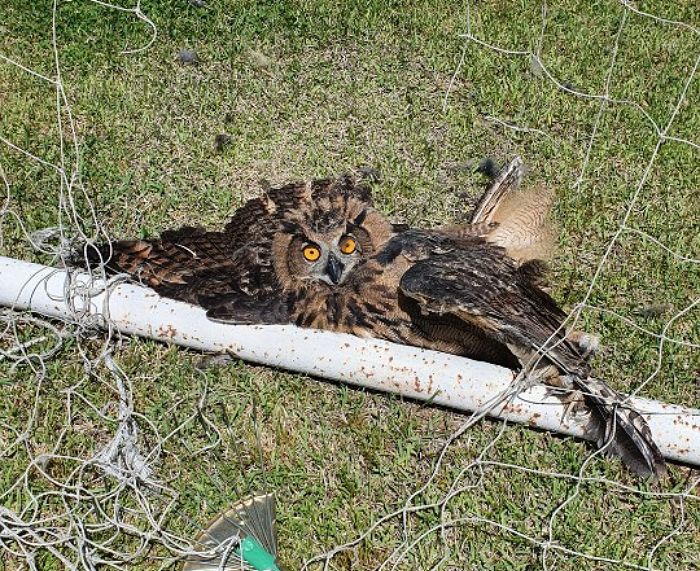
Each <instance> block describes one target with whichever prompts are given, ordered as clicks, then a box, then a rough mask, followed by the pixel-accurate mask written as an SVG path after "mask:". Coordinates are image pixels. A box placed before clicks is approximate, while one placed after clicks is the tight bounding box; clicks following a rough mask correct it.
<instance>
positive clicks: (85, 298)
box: [0, 257, 700, 466]
mask: <svg viewBox="0 0 700 571" xmlns="http://www.w3.org/2000/svg"><path fill="white" fill-rule="evenodd" d="M0 306H7V307H9V308H12V309H16V310H30V311H32V312H35V313H38V314H41V315H45V316H49V317H53V318H58V319H62V320H67V321H74V320H76V319H78V318H79V317H80V315H86V314H90V315H92V316H95V315H100V314H101V315H103V316H104V317H105V319H104V323H106V322H107V320H108V321H109V323H110V325H111V326H112V327H114V328H116V329H118V330H119V331H121V332H122V333H126V334H130V335H139V336H142V337H148V338H151V339H158V340H161V341H165V342H169V343H175V344H177V345H182V346H185V347H191V348H193V349H198V350H202V351H212V352H220V353H224V352H230V353H231V354H233V355H235V356H236V357H239V358H240V359H243V360H245V361H251V362H254V363H260V364H264V365H268V366H272V367H278V368H281V369H286V370H290V371H295V372H299V373H305V374H308V375H313V376H315V377H321V378H324V379H330V380H334V381H341V382H344V383H349V384H352V385H358V386H362V387H366V388H370V389H373V390H378V391H383V392H390V393H396V394H400V395H402V396H404V397H407V398H411V399H416V400H421V401H429V402H432V403H435V404H438V405H442V406H446V407H449V408H452V409H456V410H460V411H470V412H474V414H475V415H488V416H492V417H497V418H503V419H507V420H508V421H512V422H519V423H526V424H528V425H530V426H532V427H537V428H541V429H546V430H550V431H553V432H557V433H560V434H567V435H572V436H576V437H579V438H586V437H587V435H586V431H585V424H586V419H585V418H582V417H577V416H575V415H573V416H571V415H569V416H566V415H564V407H563V405H562V404H561V402H560V400H559V399H558V398H556V396H553V395H548V394H547V390H546V388H545V387H543V386H534V387H530V388H527V389H526V390H521V389H522V387H520V386H517V385H514V382H513V381H514V375H513V372H512V371H510V370H508V369H505V368H503V367H499V366H496V365H491V364H488V363H483V362H479V361H473V360H470V359H466V358H462V357H456V356H454V355H448V354H445V353H439V352H435V351H428V350H423V349H419V348H416V347H409V346H404V345H397V344H394V343H389V342H387V341H382V340H378V339H360V338H358V337H354V336H352V335H345V334H340V333H332V332H327V331H316V330H310V329H299V328H297V327H294V326H291V325H289V326H269V325H268V326H238V325H229V324H222V323H215V322H212V321H210V320H209V319H207V317H206V315H205V312H204V310H202V309H201V308H198V307H194V306H192V305H190V304H187V303H183V302H179V301H174V300H171V299H166V298H162V297H160V296H159V295H158V294H156V293H155V292H154V291H153V290H151V289H148V288H145V287H141V286H139V285H136V284H131V283H121V284H118V285H114V286H113V287H109V288H107V289H106V290H105V287H104V284H103V283H101V282H100V281H99V280H98V281H96V280H95V278H94V277H91V276H89V275H87V274H84V273H82V274H81V273H72V274H71V275H70V276H69V274H68V273H67V272H65V271H64V270H58V269H55V268H50V267H47V266H42V265H38V264H33V263H29V262H24V261H21V260H15V259H12V258H6V257H0ZM629 402H630V405H631V406H633V407H634V408H635V409H636V410H638V411H639V412H641V413H642V414H643V415H644V417H645V418H646V420H647V422H648V423H649V426H650V428H651V431H652V433H653V436H654V440H655V441H656V443H657V444H658V446H659V448H660V449H661V452H662V453H663V455H664V456H665V457H666V458H667V459H669V460H674V461H678V462H683V463H687V464H690V465H694V466H700V410H697V409H690V408H686V407H682V406H678V405H673V404H666V403H662V402H658V401H654V400H649V399H644V398H638V397H633V398H630V401H629Z"/></svg>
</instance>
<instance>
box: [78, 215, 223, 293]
mask: <svg viewBox="0 0 700 571" xmlns="http://www.w3.org/2000/svg"><path fill="white" fill-rule="evenodd" d="M84 259H87V262H88V264H89V265H90V266H91V267H95V266H100V265H102V266H104V268H105V269H106V270H107V272H109V273H125V274H129V275H130V276H132V277H133V278H134V279H135V280H137V281H139V282H141V283H143V284H144V285H147V286H149V287H152V288H153V289H155V290H156V291H157V292H158V293H160V294H161V295H165V296H167V297H172V298H174V299H180V300H183V301H190V302H193V301H194V299H195V297H196V294H197V287H201V285H202V282H203V281H204V282H206V283H208V284H209V288H210V289H212V288H213V290H221V289H222V286H223V284H218V283H217V279H216V276H217V275H218V276H225V275H229V274H230V273H231V271H232V270H233V269H234V264H235V261H234V259H233V257H232V256H231V244H230V241H229V240H228V239H227V237H226V236H225V235H224V234H223V233H221V232H207V231H205V230H203V229H202V228H195V227H191V226H185V227H183V228H180V229H178V230H169V231H166V232H163V233H162V234H161V236H160V237H159V238H154V239H147V240H121V241H114V242H111V243H104V244H100V245H97V246H86V248H85V251H84V252H83V253H80V254H78V253H77V252H76V253H75V254H74V256H73V259H72V262H73V265H78V264H79V263H81V262H82V261H83V260H84ZM202 278H205V279H202ZM224 290H225V288H224Z"/></svg>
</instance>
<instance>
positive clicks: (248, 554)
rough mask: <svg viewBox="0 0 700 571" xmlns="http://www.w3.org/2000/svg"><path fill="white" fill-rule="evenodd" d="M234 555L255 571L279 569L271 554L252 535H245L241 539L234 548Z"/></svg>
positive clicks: (277, 570)
mask: <svg viewBox="0 0 700 571" xmlns="http://www.w3.org/2000/svg"><path fill="white" fill-rule="evenodd" d="M236 555H238V557H240V558H241V559H243V561H245V562H246V563H247V564H248V565H250V566H251V567H252V568H253V569H256V570H257V571H280V568H279V567H277V563H276V561H275V558H274V557H273V556H272V554H270V553H268V552H267V551H265V549H264V548H263V546H262V545H260V544H259V543H258V542H257V541H256V540H255V539H254V538H253V537H251V536H247V537H244V538H243V539H242V540H241V545H240V547H239V548H238V549H236Z"/></svg>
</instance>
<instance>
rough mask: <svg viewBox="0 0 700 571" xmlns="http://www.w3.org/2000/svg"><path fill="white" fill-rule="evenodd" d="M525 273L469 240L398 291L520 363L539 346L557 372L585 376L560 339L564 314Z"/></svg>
mask: <svg viewBox="0 0 700 571" xmlns="http://www.w3.org/2000/svg"><path fill="white" fill-rule="evenodd" d="M534 269H536V268H534ZM531 270H533V268H531V267H530V265H529V264H526V265H524V266H520V267H519V266H517V264H516V263H515V262H514V261H513V260H512V259H511V258H509V257H508V256H507V255H506V254H505V252H504V251H503V250H502V249H501V248H498V247H495V246H492V245H490V244H488V243H486V242H482V241H478V240H474V241H472V242H470V244H469V245H468V246H467V247H464V248H460V249H458V250H457V251H456V252H446V253H442V254H438V255H434V256H430V257H429V258H428V259H426V260H423V261H420V262H418V263H417V264H415V265H414V266H413V267H412V268H411V269H409V270H408V271H407V272H406V273H405V274H404V275H403V276H402V278H401V283H400V287H401V290H402V292H403V293H404V294H405V295H406V296H408V297H409V298H412V299H414V300H415V301H416V302H417V303H418V305H419V306H420V308H421V310H422V311H424V312H429V313H434V314H451V315H453V316H455V317H457V318H458V319H460V320H462V321H464V322H465V323H468V324H469V325H470V326H471V327H475V328H477V329H478V330H480V331H481V332H483V334H484V335H486V336H487V337H490V338H492V339H494V340H495V341H498V342H499V343H502V344H504V345H506V346H508V347H511V348H513V349H512V350H514V353H516V356H518V357H519V358H521V360H523V359H525V357H524V356H527V355H534V354H535V353H536V352H540V351H541V350H542V348H543V347H544V348H545V349H546V359H547V360H548V361H551V362H552V363H554V364H555V365H556V366H557V367H558V368H559V369H560V370H562V371H564V372H567V373H573V374H579V375H587V373H588V365H586V363H585V360H584V359H583V356H582V355H581V353H580V351H579V349H578V347H577V346H576V345H574V344H573V343H572V342H571V341H569V340H568V339H567V338H566V330H565V328H564V326H563V324H564V321H565V319H566V315H565V314H564V312H563V311H561V309H559V307H558V306H557V304H556V302H555V301H554V300H553V299H552V298H551V297H550V296H549V295H548V294H547V293H545V292H544V291H542V290H541V289H540V288H539V287H538V286H537V274H536V272H534V271H531ZM524 364H525V363H523V365H524Z"/></svg>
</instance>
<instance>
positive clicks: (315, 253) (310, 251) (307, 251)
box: [302, 245, 321, 262]
mask: <svg viewBox="0 0 700 571" xmlns="http://www.w3.org/2000/svg"><path fill="white" fill-rule="evenodd" d="M302 253H303V254H304V259H305V260H307V261H308V262H315V261H316V260H318V259H319V258H320V257H321V250H319V249H318V248H317V247H316V246H311V245H308V246H304V249H303V250H302Z"/></svg>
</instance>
